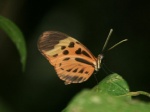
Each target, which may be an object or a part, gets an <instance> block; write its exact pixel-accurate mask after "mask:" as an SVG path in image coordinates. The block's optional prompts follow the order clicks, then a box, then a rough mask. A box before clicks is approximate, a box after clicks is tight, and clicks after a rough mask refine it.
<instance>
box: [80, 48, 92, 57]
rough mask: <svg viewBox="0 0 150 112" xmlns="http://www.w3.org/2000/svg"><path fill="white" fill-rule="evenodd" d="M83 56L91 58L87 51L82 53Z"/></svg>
mask: <svg viewBox="0 0 150 112" xmlns="http://www.w3.org/2000/svg"><path fill="white" fill-rule="evenodd" d="M82 54H83V55H85V56H87V57H89V58H91V57H90V55H89V54H88V53H87V52H86V51H84V50H83V51H82Z"/></svg>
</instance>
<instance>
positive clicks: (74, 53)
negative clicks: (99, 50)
mask: <svg viewBox="0 0 150 112" xmlns="http://www.w3.org/2000/svg"><path fill="white" fill-rule="evenodd" d="M111 32H112V29H111V31H110V33H109V36H108V38H107V40H106V42H105V44H104V47H103V49H104V48H105V46H106V44H107V42H108V39H109V37H110V34H111ZM115 46H116V45H115ZM113 47H114V46H113ZM38 49H39V51H40V52H41V53H42V54H43V55H44V56H45V57H46V58H47V60H48V61H49V62H50V63H51V64H52V65H53V66H54V68H55V70H56V72H57V74H58V77H59V78H60V79H61V80H63V81H65V84H71V83H81V82H84V81H86V80H87V79H88V78H89V77H90V76H91V75H92V74H93V72H94V70H95V71H98V70H99V69H100V64H101V60H102V59H103V55H101V54H100V55H98V57H97V58H95V56H94V55H93V54H92V53H91V52H90V51H89V50H88V49H87V48H86V47H85V46H84V45H83V44H81V43H80V42H79V41H78V40H76V39H74V38H72V37H70V36H68V35H66V34H64V33H61V32H57V31H46V32H44V33H43V34H42V35H41V36H40V38H39V40H38Z"/></svg>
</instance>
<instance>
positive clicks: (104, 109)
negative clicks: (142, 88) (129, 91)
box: [63, 90, 150, 112]
mask: <svg viewBox="0 0 150 112" xmlns="http://www.w3.org/2000/svg"><path fill="white" fill-rule="evenodd" d="M149 110H150V104H149V103H144V102H139V101H136V100H127V99H123V98H122V97H116V96H111V95H106V94H105V95H104V94H99V93H98V92H95V91H91V90H84V91H82V92H81V93H79V94H78V95H77V96H75V97H74V99H73V100H72V101H71V103H70V104H69V106H68V107H67V108H66V109H64V110H63V112H149Z"/></svg>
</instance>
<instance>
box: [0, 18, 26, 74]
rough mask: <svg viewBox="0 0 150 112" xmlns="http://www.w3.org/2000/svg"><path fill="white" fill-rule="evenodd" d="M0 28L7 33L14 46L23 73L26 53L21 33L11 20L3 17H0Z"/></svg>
mask: <svg viewBox="0 0 150 112" xmlns="http://www.w3.org/2000/svg"><path fill="white" fill-rule="evenodd" d="M0 28H1V29H3V30H4V31H5V32H6V33H7V35H8V36H9V37H10V39H11V40H12V41H13V43H14V44H15V45H16V47H17V49H18V51H19V54H20V57H21V63H22V70H23V71H24V70H25V65H26V57H27V56H26V55H27V51H26V44H25V40H24V36H23V34H22V32H21V31H20V29H19V28H18V27H17V26H16V25H15V24H14V23H13V22H12V21H11V20H9V19H7V18H5V17H3V16H0Z"/></svg>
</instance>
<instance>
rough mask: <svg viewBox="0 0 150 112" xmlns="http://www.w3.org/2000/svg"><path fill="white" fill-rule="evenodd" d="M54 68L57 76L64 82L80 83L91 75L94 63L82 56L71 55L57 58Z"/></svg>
mask: <svg viewBox="0 0 150 112" xmlns="http://www.w3.org/2000/svg"><path fill="white" fill-rule="evenodd" d="M55 70H56V72H57V74H58V76H59V78H60V79H61V80H64V81H65V84H70V83H81V82H84V81H86V80H87V79H88V78H89V77H90V76H91V75H92V73H93V71H94V65H93V63H91V62H89V61H86V60H85V59H84V58H82V57H77V56H76V55H74V56H73V55H72V56H66V57H63V58H59V59H58V60H57V62H56V65H55Z"/></svg>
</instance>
